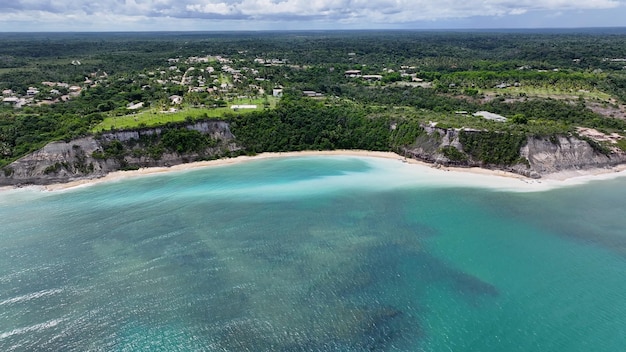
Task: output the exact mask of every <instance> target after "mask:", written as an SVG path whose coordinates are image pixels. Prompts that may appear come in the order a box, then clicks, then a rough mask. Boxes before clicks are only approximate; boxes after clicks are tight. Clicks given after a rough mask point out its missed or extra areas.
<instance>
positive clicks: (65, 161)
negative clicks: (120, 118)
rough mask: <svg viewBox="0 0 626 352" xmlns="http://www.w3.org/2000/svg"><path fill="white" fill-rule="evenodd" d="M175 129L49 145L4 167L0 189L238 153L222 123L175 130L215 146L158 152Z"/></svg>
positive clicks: (82, 139) (190, 125)
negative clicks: (163, 137)
mask: <svg viewBox="0 0 626 352" xmlns="http://www.w3.org/2000/svg"><path fill="white" fill-rule="evenodd" d="M171 128H172V127H162V128H144V129H139V130H131V131H117V132H107V133H103V134H101V135H98V136H89V137H84V138H80V139H76V140H72V141H70V142H52V143H49V144H47V145H46V146H45V147H43V148H42V149H40V150H38V151H36V152H34V153H31V154H29V155H26V156H24V157H22V158H20V159H18V160H17V161H15V162H13V163H11V164H10V165H8V166H7V167H5V168H4V169H3V172H0V185H25V184H40V185H45V184H51V183H63V182H69V181H73V180H77V179H89V178H99V177H102V176H104V175H106V174H108V173H110V172H112V171H118V170H123V169H134V168H139V167H155V166H172V165H177V164H182V163H186V162H191V161H197V160H206V159H212V158H219V157H222V156H225V155H229V154H230V153H233V152H237V151H238V150H239V149H240V148H239V146H237V145H236V144H235V143H234V136H233V134H232V133H231V131H230V128H229V126H228V123H226V122H224V121H203V122H197V123H194V124H189V125H186V126H178V127H176V128H186V129H188V130H195V131H198V132H200V133H202V134H203V135H205V136H207V137H209V138H210V139H211V140H212V141H214V144H213V145H211V146H210V147H207V148H205V149H203V150H199V151H194V152H187V153H177V152H173V151H171V150H167V149H164V148H160V149H159V141H160V137H161V135H162V134H163V133H164V131H166V130H167V129H171ZM114 141H116V142H119V145H120V146H121V147H120V148H121V149H120V150H119V151H118V153H117V154H115V155H109V154H108V153H107V152H106V149H107V147H109V146H111V144H112V142H114ZM151 150H152V152H150V151H151ZM154 150H156V151H154Z"/></svg>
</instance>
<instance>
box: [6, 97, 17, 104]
mask: <svg viewBox="0 0 626 352" xmlns="http://www.w3.org/2000/svg"><path fill="white" fill-rule="evenodd" d="M19 101H20V98H18V97H6V98H4V99H2V102H3V103H5V104H17V103H18V102H19Z"/></svg>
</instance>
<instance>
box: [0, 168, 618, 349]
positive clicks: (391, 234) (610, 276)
mask: <svg viewBox="0 0 626 352" xmlns="http://www.w3.org/2000/svg"><path fill="white" fill-rule="evenodd" d="M510 182H521V181H518V180H513V181H511V180H502V179H500V178H496V177H491V178H484V179H482V181H481V182H475V178H474V176H472V175H468V174H465V175H464V174H460V175H459V174H454V175H453V174H449V175H447V174H445V173H444V174H441V173H432V172H430V171H428V170H426V171H425V170H424V169H423V168H415V167H414V166H412V165H408V164H404V163H401V162H399V161H398V160H383V159H374V158H362V157H300V158H284V159H272V160H260V161H251V162H246V163H242V164H236V165H229V166H221V167H210V168H204V169H198V170H192V171H184V172H172V173H166V174H159V175H150V176H144V177H139V178H132V179H126V180H122V181H118V182H107V183H101V184H97V185H93V186H90V187H85V188H77V189H72V190H67V191H62V192H42V191H37V190H29V189H24V190H12V191H4V192H2V193H0V225H1V227H0V250H1V253H2V256H0V350H2V351H33V350H35V351H36V350H54V351H61V350H63V351H85V350H90V351H139V350H150V351H189V350H197V351H364V350H373V351H447V350H450V351H529V350H536V351H589V350H593V351H617V350H620V349H621V348H622V347H623V346H626V280H624V279H625V278H626V275H625V274H626V231H625V230H624V229H626V217H624V215H623V214H626V187H624V186H626V179H624V178H618V179H614V180H603V181H601V182H590V183H588V184H584V185H578V186H571V187H562V188H558V189H553V190H546V191H541V192H518V191H516V192H514V190H513V189H507V188H506V187H505V188H503V187H499V186H498V185H501V184H503V183H510ZM490 183H493V185H490Z"/></svg>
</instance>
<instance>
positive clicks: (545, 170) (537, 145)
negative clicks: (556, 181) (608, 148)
mask: <svg viewBox="0 0 626 352" xmlns="http://www.w3.org/2000/svg"><path fill="white" fill-rule="evenodd" d="M520 154H521V156H523V157H525V158H526V159H528V161H529V163H530V166H531V168H532V169H533V171H535V172H537V173H538V174H541V175H545V174H550V173H555V172H560V171H567V170H584V169H591V168H605V167H612V166H615V165H618V164H621V163H625V162H626V154H625V153H624V152H613V153H611V154H608V155H605V154H602V153H600V152H598V151H596V150H594V149H593V148H592V147H591V146H590V145H589V143H587V142H586V141H584V140H580V139H578V138H575V137H566V136H558V137H556V138H555V139H554V138H552V139H551V138H529V139H528V142H527V144H526V145H524V146H523V147H522V149H521V150H520Z"/></svg>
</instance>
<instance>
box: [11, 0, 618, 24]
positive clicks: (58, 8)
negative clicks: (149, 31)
mask: <svg viewBox="0 0 626 352" xmlns="http://www.w3.org/2000/svg"><path fill="white" fill-rule="evenodd" d="M625 1H626V0H543V1H536V0H482V1H467V0H437V1H433V0H369V1H367V0H98V1H89V2H87V1H83V0H46V1H40V0H13V1H4V0H3V1H0V22H3V21H22V22H27V21H31V22H33V23H35V22H44V23H47V22H52V21H56V20H63V18H74V19H76V18H79V19H88V20H87V21H86V22H87V23H108V24H109V25H112V26H115V24H116V23H115V22H116V21H120V22H123V23H127V22H133V18H134V19H135V20H134V21H145V20H148V19H150V18H154V19H164V18H173V19H197V20H202V19H211V20H242V21H252V20H254V21H266V22H284V21H323V22H328V23H361V24H364V25H365V26H367V25H368V24H373V23H379V24H380V23H382V24H393V23H407V22H415V21H431V20H449V19H463V18H469V17H475V16H508V15H523V14H527V13H532V12H538V11H553V12H562V11H570V10H593V9H610V8H616V7H621V6H622V5H624V3H625ZM111 21H112V22H111Z"/></svg>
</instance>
